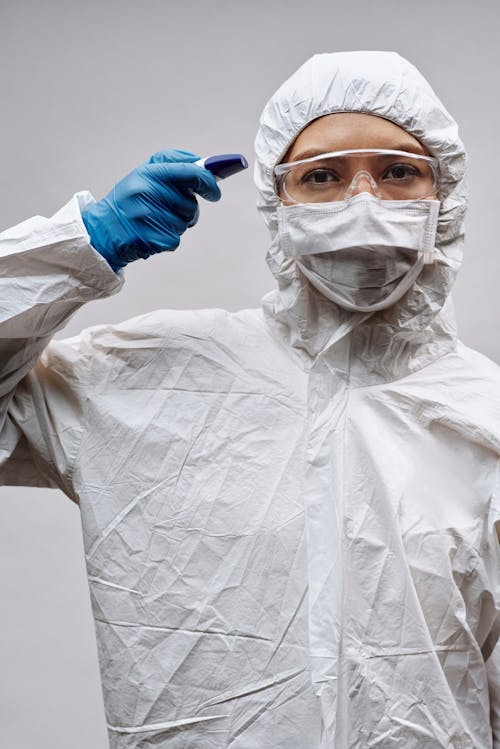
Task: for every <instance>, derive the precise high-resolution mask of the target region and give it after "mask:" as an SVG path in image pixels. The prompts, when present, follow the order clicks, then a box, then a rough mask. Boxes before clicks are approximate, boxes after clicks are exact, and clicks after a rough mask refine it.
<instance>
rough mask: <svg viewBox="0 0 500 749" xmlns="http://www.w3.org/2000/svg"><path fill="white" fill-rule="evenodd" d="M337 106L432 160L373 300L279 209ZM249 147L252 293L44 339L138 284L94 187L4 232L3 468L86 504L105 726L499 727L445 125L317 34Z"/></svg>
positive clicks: (493, 584) (386, 69)
mask: <svg viewBox="0 0 500 749" xmlns="http://www.w3.org/2000/svg"><path fill="white" fill-rule="evenodd" d="M337 111H342V112H345V111H349V112H353V111H354V112H368V113H372V114H375V115H379V116H381V117H384V118H387V119H389V120H391V121H393V122H395V123H396V124H398V125H400V126H401V127H403V128H405V129H406V130H407V131H408V132H410V133H411V134H413V135H414V136H415V137H416V138H418V139H419V140H420V141H421V142H422V143H423V144H425V146H426V147H427V148H428V150H429V152H430V153H431V154H432V155H434V156H436V157H437V158H438V159H439V163H440V169H441V185H442V190H441V194H440V198H441V200H442V206H441V210H440V215H439V223H438V231H437V249H436V253H435V262H434V263H433V264H432V265H427V266H425V268H424V269H423V271H422V273H421V274H420V276H419V277H418V279H417V281H416V282H415V283H414V285H413V287H412V288H411V289H410V291H409V292H408V293H406V295H405V296H404V297H403V298H402V299H401V300H400V301H399V302H397V303H396V304H395V305H394V306H393V307H391V308H390V309H388V310H386V311H383V312H378V313H376V314H374V315H371V316H368V317H364V318H360V317H359V315H357V314H356V313H351V312H343V311H341V310H340V309H339V308H337V307H336V306H335V305H334V304H333V303H332V302H330V301H328V300H326V299H324V298H322V297H321V295H320V294H319V292H317V291H316V290H315V289H313V288H312V287H311V286H310V285H309V283H308V282H307V281H306V280H305V278H304V277H303V276H302V275H301V274H300V272H299V271H298V269H297V265H296V263H295V262H294V260H293V259H289V258H286V257H285V256H284V254H283V252H282V248H281V247H280V241H279V236H278V235H277V232H276V228H277V223H276V207H277V199H276V198H275V196H274V194H273V191H272V168H273V165H274V164H275V163H276V162H277V161H279V160H280V158H281V157H282V156H283V154H284V153H285V152H286V150H287V148H288V147H289V145H290V143H291V141H292V140H293V139H294V138H295V136H296V135H297V134H298V133H299V132H300V131H301V130H302V129H303V128H304V127H305V126H306V125H307V124H308V123H309V122H310V121H312V120H313V119H315V118H317V117H319V116H321V115H324V114H328V113H332V112H337ZM256 148H257V165H256V181H257V187H258V194H259V207H260V210H261V211H262V212H263V214H264V216H265V218H266V221H267V223H268V225H269V228H270V230H271V234H272V236H273V242H272V245H271V249H270V252H269V257H268V260H269V264H270V267H271V270H272V272H273V274H274V276H275V277H276V279H277V282H278V287H279V288H278V289H277V290H276V291H275V292H273V293H271V294H269V295H268V296H267V297H266V298H265V299H264V302H263V308H262V309H254V310H244V311H242V312H238V313H234V314H233V313H228V312H224V311H222V310H196V311H192V312H189V311H188V312H173V311H158V312H152V313H151V314H147V315H143V316H141V317H139V318H136V319H134V320H130V321H128V322H125V323H123V324H121V325H116V326H110V325H102V326H98V327H95V328H92V329H89V330H87V331H84V332H83V333H82V334H81V335H80V336H78V337H75V338H72V339H69V340H61V341H55V342H52V343H49V341H50V338H51V336H52V334H53V333H54V331H56V330H57V329H58V328H60V327H61V326H62V325H63V324H64V322H65V320H66V319H67V318H68V316H69V315H70V314H71V313H72V312H73V311H74V310H75V309H76V308H77V307H78V306H79V305H81V304H83V303H84V302H86V301H87V300H89V299H96V298H97V297H101V296H104V295H107V294H111V293H113V292H114V291H117V290H118V289H119V287H120V285H121V279H120V277H119V276H117V275H115V274H114V273H113V272H112V271H111V270H110V268H109V267H108V265H107V263H106V262H105V261H104V260H103V259H102V258H101V257H100V256H99V255H98V254H97V253H96V252H95V251H94V250H93V249H92V248H91V247H90V246H89V244H88V236H87V235H86V232H85V229H84V226H83V224H82V222H81V218H80V212H79V205H80V206H81V205H82V203H83V202H85V201H86V200H90V199H91V198H90V197H89V196H88V194H80V195H79V196H77V197H76V198H74V199H73V200H72V201H71V203H69V204H68V205H67V206H66V207H65V208H64V209H62V210H61V211H60V212H59V213H58V214H56V215H55V216H54V217H53V218H52V219H44V218H40V217H38V218H34V219H31V220H29V221H27V222H24V223H22V224H20V225H19V226H17V227H15V228H13V229H11V230H9V231H7V232H5V233H4V234H3V235H1V237H0V258H1V260H0V262H1V268H2V270H1V275H0V285H1V297H0V298H1V300H2V301H1V304H0V315H1V320H0V339H1V340H0V345H1V361H2V377H1V395H2V396H3V400H2V420H1V424H2V434H1V442H0V466H1V467H0V478H1V479H2V481H3V483H12V484H25V485H32V486H57V487H60V488H61V489H62V490H63V491H64V492H66V494H67V495H68V496H69V497H71V498H72V499H74V500H75V501H76V502H78V503H79V505H80V508H81V516H82V524H83V533H84V544H85V552H86V561H87V568H88V576H89V582H90V587H91V596H92V604H93V611H94V615H95V622H96V632H97V641H98V648H99V657H100V666H101V672H102V680H103V690H104V699H105V706H106V715H107V721H108V725H109V736H110V742H111V747H112V749H139V748H141V749H146V748H147V749H149V748H150V747H151V748H152V747H155V748H156V749H222V748H225V747H231V749H319V748H320V747H321V749H326V748H327V747H328V749H348V748H349V749H354V748H356V749H367V748H368V747H370V748H371V747H377V748H380V749H389V748H390V747H395V748H396V747H397V748H398V749H401V748H402V747H404V749H437V748H438V747H443V748H444V747H447V748H450V749H451V748H453V749H491V747H492V746H493V747H495V749H500V695H499V692H500V677H499V662H500V648H498V647H497V648H496V649H495V643H496V639H497V637H498V628H499V612H500V552H499V543H498V538H497V530H498V527H499V524H500V496H499V472H498V456H499V452H500V397H499V393H500V374H499V369H498V367H497V366H496V365H494V364H493V363H491V362H490V361H488V360H487V359H486V358H485V357H483V356H481V355H480V354H478V353H475V352H473V351H471V350H469V349H467V348H465V347H464V346H463V345H462V344H460V343H459V342H458V341H457V336H456V331H455V324H454V319H453V313H452V306H451V301H450V297H449V293H450V288H451V285H452V282H453V279H454V276H455V274H456V271H457V269H458V267H459V265H460V259H461V251H462V240H463V218H464V213H465V204H466V199H465V192H464V186H463V181H462V180H463V174H464V163H465V155H464V150H463V147H462V144H461V142H460V140H459V138H458V135H457V128H456V125H455V123H454V121H453V120H452V119H451V117H450V116H449V115H448V113H447V112H446V110H445V109H444V108H443V106H442V105H441V103H440V102H439V101H438V99H437V98H436V97H435V95H434V94H433V92H432V90H431V89H430V88H429V86H428V85H427V83H426V82H425V81H424V80H423V79H422V77H421V76H420V75H419V73H418V72H417V71H416V70H415V69H414V68H413V67H412V66H411V65H409V64H408V63H407V62H406V61H404V60H403V59H401V58H400V57H399V56H398V55H395V54H393V53H379V52H360V53H341V54H333V55H318V56H315V57H314V58H312V59H311V60H310V61H308V62H307V63H306V64H305V65H304V66H303V67H302V68H301V69H300V70H299V71H298V72H297V73H296V74H295V75H294V76H292V78H290V79H289V80H288V81H287V82H286V83H285V84H284V85H283V86H282V87H281V88H280V90H279V91H278V92H277V94H276V95H275V96H274V97H273V98H272V99H271V101H270V102H269V104H268V105H267V107H266V108H265V111H264V114H263V117H262V121H261V127H260V131H259V133H258V136H257V140H256ZM165 262H166V263H168V258H165ZM42 352H43V353H42ZM37 360H38V361H37ZM35 362H36V364H35ZM34 365H35V366H34ZM490 711H491V715H490ZM28 717H29V716H28ZM493 734H494V736H493V738H492V735H493Z"/></svg>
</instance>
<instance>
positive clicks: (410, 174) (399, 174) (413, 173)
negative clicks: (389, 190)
mask: <svg viewBox="0 0 500 749" xmlns="http://www.w3.org/2000/svg"><path fill="white" fill-rule="evenodd" d="M420 176H421V175H420V172H419V170H418V168H417V167H416V166H415V165H413V164H405V163H398V164H391V166H389V167H387V169H386V170H385V171H384V174H383V175H382V179H386V180H393V181H403V180H410V179H413V178H415V177H420Z"/></svg>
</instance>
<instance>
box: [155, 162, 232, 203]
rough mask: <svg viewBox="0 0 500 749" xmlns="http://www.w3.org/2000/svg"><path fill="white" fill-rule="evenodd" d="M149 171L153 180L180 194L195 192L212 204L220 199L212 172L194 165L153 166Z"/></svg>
mask: <svg viewBox="0 0 500 749" xmlns="http://www.w3.org/2000/svg"><path fill="white" fill-rule="evenodd" d="M151 169H152V170H154V171H153V174H154V178H155V179H157V180H158V181H160V182H162V183H163V184H164V185H166V186H168V187H175V189H177V190H181V191H182V192H195V193H197V194H198V195H200V196H201V197H202V198H205V200H210V201H212V202H216V201H217V200H220V198H221V192H220V190H219V186H218V185H217V181H216V179H215V177H214V175H213V174H212V172H210V171H209V170H208V169H203V167H200V166H197V165H196V164H192V163H191V164H189V163H185V162H184V163H176V164H172V163H170V164H155V165H154V166H152V167H151Z"/></svg>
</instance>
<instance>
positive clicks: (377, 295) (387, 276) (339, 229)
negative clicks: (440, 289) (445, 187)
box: [278, 193, 440, 312]
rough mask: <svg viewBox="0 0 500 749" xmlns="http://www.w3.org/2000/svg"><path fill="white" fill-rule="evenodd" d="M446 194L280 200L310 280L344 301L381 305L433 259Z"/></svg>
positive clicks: (292, 251)
mask: <svg viewBox="0 0 500 749" xmlns="http://www.w3.org/2000/svg"><path fill="white" fill-rule="evenodd" d="M439 205H440V204H439V201H438V200H398V201H396V200H379V199H378V198H376V197H374V196H373V195H371V194H370V193H360V194H359V195H356V196H355V197H353V198H350V199H349V200H345V201H339V202H331V203H300V204H294V205H288V206H281V207H280V208H278V222H279V223H278V226H279V236H280V242H281V246H282V248H283V252H284V253H285V254H286V255H287V256H288V257H292V258H294V259H295V261H296V263H297V265H298V267H299V268H300V270H301V271H302V273H303V274H304V276H305V277H306V278H307V279H308V280H309V282H310V283H311V284H312V285H313V286H314V287H315V288H316V289H318V291H320V292H321V293H322V294H323V295H324V296H325V297H326V298H327V299H330V300H331V301H333V302H335V303H336V304H338V305H339V306H340V307H343V308H344V309H348V310H352V311H357V312H377V311H378V310H381V309H385V308H387V307H390V306H391V305H392V304H394V303H395V302H396V301H397V300H398V299H400V298H401V297H402V296H403V295H404V294H405V293H406V292H407V291H408V289H409V288H410V286H411V285H412V284H413V282H414V281H415V279H416V278H417V276H418V275H419V273H420V272H421V270H422V268H423V266H424V265H425V264H426V263H432V262H433V257H434V245H435V237H436V227H437V219H438V213H439Z"/></svg>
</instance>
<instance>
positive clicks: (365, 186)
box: [344, 170, 380, 200]
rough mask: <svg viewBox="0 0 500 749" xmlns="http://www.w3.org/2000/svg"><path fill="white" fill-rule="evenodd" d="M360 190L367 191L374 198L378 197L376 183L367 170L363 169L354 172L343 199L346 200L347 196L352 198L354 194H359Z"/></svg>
mask: <svg viewBox="0 0 500 749" xmlns="http://www.w3.org/2000/svg"><path fill="white" fill-rule="evenodd" d="M361 192H369V193H371V194H372V195H374V196H375V197H376V198H380V192H379V189H378V185H377V183H376V182H375V180H374V179H373V177H372V175H371V174H370V172H367V171H365V170H362V171H359V172H356V174H355V175H354V177H353V178H352V181H351V184H350V185H349V187H348V188H347V191H346V194H345V196H344V200H347V198H352V197H353V196H354V195H359V193H361Z"/></svg>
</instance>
